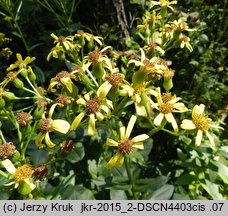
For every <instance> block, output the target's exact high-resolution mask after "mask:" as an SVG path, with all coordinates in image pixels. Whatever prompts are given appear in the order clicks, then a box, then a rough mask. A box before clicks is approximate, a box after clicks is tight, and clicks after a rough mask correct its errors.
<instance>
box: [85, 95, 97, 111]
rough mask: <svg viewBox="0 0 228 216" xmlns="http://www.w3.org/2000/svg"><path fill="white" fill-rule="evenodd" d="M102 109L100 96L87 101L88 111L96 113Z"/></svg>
mask: <svg viewBox="0 0 228 216" xmlns="http://www.w3.org/2000/svg"><path fill="white" fill-rule="evenodd" d="M99 109H100V101H99V99H98V97H95V98H93V99H92V100H88V101H86V111H87V112H89V113H96V112H98V110H99Z"/></svg>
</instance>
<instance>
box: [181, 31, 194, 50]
mask: <svg viewBox="0 0 228 216" xmlns="http://www.w3.org/2000/svg"><path fill="white" fill-rule="evenodd" d="M179 40H180V48H184V47H186V48H187V49H188V50H189V52H192V51H193V48H192V45H191V44H190V38H189V37H187V36H186V35H185V34H182V33H181V34H180V37H179Z"/></svg>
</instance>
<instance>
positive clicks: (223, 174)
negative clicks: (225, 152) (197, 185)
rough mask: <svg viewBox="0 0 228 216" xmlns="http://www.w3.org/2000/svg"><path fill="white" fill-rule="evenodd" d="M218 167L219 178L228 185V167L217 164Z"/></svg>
mask: <svg viewBox="0 0 228 216" xmlns="http://www.w3.org/2000/svg"><path fill="white" fill-rule="evenodd" d="M215 164H216V165H217V166H218V168H219V169H218V176H219V177H220V178H221V179H222V180H223V182H224V183H225V184H228V167H227V166H225V165H224V164H222V163H220V162H216V163H215Z"/></svg>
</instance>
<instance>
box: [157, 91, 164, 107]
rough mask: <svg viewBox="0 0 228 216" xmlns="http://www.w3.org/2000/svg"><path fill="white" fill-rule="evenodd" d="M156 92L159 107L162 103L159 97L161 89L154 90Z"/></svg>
mask: <svg viewBox="0 0 228 216" xmlns="http://www.w3.org/2000/svg"><path fill="white" fill-rule="evenodd" d="M156 92H157V93H158V96H157V101H158V104H159V105H161V104H163V101H162V97H161V89H160V87H158V88H156Z"/></svg>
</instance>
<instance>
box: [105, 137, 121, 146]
mask: <svg viewBox="0 0 228 216" xmlns="http://www.w3.org/2000/svg"><path fill="white" fill-rule="evenodd" d="M106 144H107V145H108V146H114V147H117V146H118V145H119V143H118V142H116V141H115V140H113V139H110V138H107V141H106Z"/></svg>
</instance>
